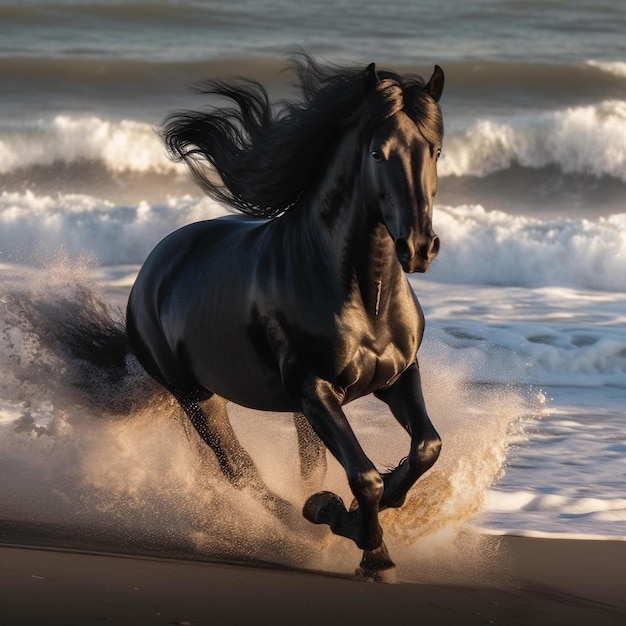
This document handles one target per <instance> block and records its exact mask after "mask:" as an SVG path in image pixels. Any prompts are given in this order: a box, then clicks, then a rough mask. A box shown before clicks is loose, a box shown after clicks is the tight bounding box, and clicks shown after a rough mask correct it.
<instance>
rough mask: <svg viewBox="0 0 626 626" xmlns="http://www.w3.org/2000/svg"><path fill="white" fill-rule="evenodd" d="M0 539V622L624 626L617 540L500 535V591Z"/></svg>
mask: <svg viewBox="0 0 626 626" xmlns="http://www.w3.org/2000/svg"><path fill="white" fill-rule="evenodd" d="M22 530H23V529H22ZM10 535H11V532H10V531H9V530H7V528H4V529H3V532H2V544H0V623H1V624H3V625H4V624H16V625H17V624H33V625H35V624H36V625H38V626H45V625H48V624H49V625H55V626H61V625H70V624H77V625H78V624H93V623H96V622H105V623H111V624H128V625H133V626H141V625H143V624H146V625H147V624H155V625H157V624H179V625H184V624H191V625H194V626H195V625H198V624H220V623H228V624H232V625H237V624H242V625H243V624H258V623H261V624H265V623H267V624H269V623H272V624H299V625H308V624H311V625H313V624H356V623H362V624H379V623H384V624H400V623H403V624H404V623H411V622H414V623H420V624H437V625H447V624H463V625H470V624H506V625H509V624H533V625H534V624H552V623H554V624H556V623H561V624H570V625H571V624H593V625H594V626H595V625H598V626H599V625H602V624H623V623H625V622H626V586H625V585H624V580H626V565H625V564H626V542H618V541H585V540H570V539H534V538H524V537H503V538H502V539H501V541H500V545H499V549H498V551H497V553H496V562H495V563H494V564H493V567H494V569H497V570H498V571H499V578H500V581H501V582H500V583H491V584H490V586H471V585H467V586H466V585H463V586H459V585H458V584H457V585H447V584H445V582H442V583H437V584H408V583H399V584H395V585H386V584H373V583H365V582H359V581H354V580H351V579H350V578H349V577H348V576H341V575H336V574H325V573H320V572H304V571H295V570H289V569H278V568H272V567H258V566H254V564H249V565H241V564H228V563H216V562H210V561H206V560H198V559H199V557H196V556H193V555H191V556H190V557H189V558H183V557H181V556H178V557H176V558H174V557H172V556H159V554H158V552H157V551H156V550H154V549H153V550H152V551H150V550H146V551H143V552H142V553H141V554H133V553H129V552H127V550H128V548H126V549H119V550H118V551H114V550H115V549H112V550H113V551H105V550H103V549H101V548H99V549H89V548H87V547H83V548H75V547H64V546H62V545H61V546H59V545H57V546H54V547H50V546H46V545H45V543H46V542H45V540H44V538H43V537H42V536H37V535H36V533H33V534H30V535H27V534H24V533H23V532H22V533H21V534H20V533H13V536H12V537H11V536H10ZM48 543H52V542H48ZM67 544H68V546H69V545H71V541H69V542H67ZM136 552H140V551H139V550H136Z"/></svg>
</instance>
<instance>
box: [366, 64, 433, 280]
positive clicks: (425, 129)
mask: <svg viewBox="0 0 626 626" xmlns="http://www.w3.org/2000/svg"><path fill="white" fill-rule="evenodd" d="M443 84H444V75H443V71H442V70H441V68H440V67H439V66H435V71H434V73H433V75H432V77H431V78H430V80H429V81H428V83H427V84H426V85H425V86H420V85H412V86H411V87H408V88H405V89H403V88H402V87H401V86H400V85H399V83H398V82H396V81H395V80H392V79H389V78H384V77H383V78H380V77H379V76H378V74H377V72H376V69H375V67H374V64H371V65H370V66H369V67H368V68H367V69H366V71H365V89H366V92H367V93H368V98H369V99H370V101H371V102H372V106H378V107H379V109H380V110H382V111H383V115H382V118H383V119H382V122H381V123H379V124H377V125H376V126H375V127H374V129H373V132H372V133H371V135H370V137H369V143H367V142H366V145H365V149H364V151H363V160H362V180H363V187H364V196H365V202H366V205H368V207H371V208H372V209H373V210H375V211H377V212H378V216H379V219H381V220H382V222H383V223H384V224H385V226H386V227H387V230H388V231H389V234H390V236H391V238H392V239H393V241H394V243H395V250H396V254H397V257H398V260H399V262H400V264H401V265H402V268H403V269H404V271H405V272H425V271H426V270H427V269H428V266H429V265H430V263H431V261H432V260H433V259H434V258H435V256H437V253H438V252H439V237H437V235H436V234H435V232H434V230H433V225H432V212H433V198H434V196H435V193H436V191H437V159H438V158H439V155H440V153H441V141H442V138H443V125H442V122H441V111H440V109H439V105H438V104H437V103H438V101H439V98H440V97H441V93H442V91H443Z"/></svg>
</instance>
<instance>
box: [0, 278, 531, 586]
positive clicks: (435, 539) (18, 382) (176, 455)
mask: <svg viewBox="0 0 626 626" xmlns="http://www.w3.org/2000/svg"><path fill="white" fill-rule="evenodd" d="M92 283H93V280H92V278H90V274H89V272H88V271H87V270H85V271H81V270H78V271H77V270H76V268H75V267H74V268H72V269H71V270H70V269H68V268H67V266H61V267H57V268H55V269H54V270H53V271H50V270H46V272H45V274H44V273H43V272H30V273H29V274H28V275H26V274H20V275H19V276H16V275H9V274H8V273H7V272H4V273H3V280H2V283H0V311H1V314H0V355H1V356H0V360H1V362H0V365H1V366H2V370H3V372H4V375H3V378H2V382H1V383H0V517H1V518H4V519H12V520H27V521H33V522H43V523H53V524H61V525H69V526H72V527H76V528H81V529H83V531H84V532H86V533H87V534H88V533H90V532H92V533H94V534H98V535H100V536H102V535H103V534H104V535H105V536H107V537H110V540H111V543H112V544H120V543H122V544H123V543H128V542H143V543H147V544H150V545H152V546H155V547H156V546H159V545H162V546H169V547H172V546H173V547H175V548H176V549H181V550H186V551H190V552H194V553H201V554H203V555H206V556H208V557H217V558H226V559H233V560H245V561H250V560H253V561H260V562H274V563H278V564H282V565H288V566H294V567H306V568H314V569H320V570H327V571H338V572H350V571H351V570H352V569H353V568H354V567H355V565H356V564H357V563H358V560H359V558H360V553H359V551H358V550H357V549H356V547H354V546H353V545H352V544H351V542H348V541H347V540H345V539H342V538H337V537H334V536H332V535H331V533H330V532H329V531H328V529H327V528H325V527H323V528H322V527H316V526H313V525H311V524H309V523H308V522H306V521H305V520H304V519H301V518H300V516H299V510H300V508H301V506H302V503H303V502H304V500H305V498H306V496H307V495H309V494H308V493H307V491H306V489H305V487H304V485H303V483H302V481H301V480H300V479H299V477H298V459H297V452H296V436H295V430H294V427H293V424H292V421H291V417H290V416H289V415H285V414H267V413H262V412H258V411H250V410H247V409H245V410H244V409H241V408H239V407H232V411H231V413H232V418H233V424H234V427H235V430H236V431H237V433H238V435H239V436H240V438H241V440H242V442H243V443H244V445H245V446H246V447H247V448H248V449H249V451H250V453H251V454H252V456H253V458H254V459H255V461H256V462H257V465H258V467H259V470H260V472H261V474H262V476H263V477H264V479H265V480H266V481H267V483H268V484H269V485H270V487H272V488H273V489H274V490H275V491H276V492H278V493H279V494H280V495H282V496H283V497H285V498H286V499H288V500H289V501H291V502H292V503H293V504H294V510H295V511H296V513H297V515H294V517H293V518H292V519H290V520H289V521H283V522H281V521H278V520H277V519H276V518H274V517H273V516H272V515H271V514H269V513H268V512H267V511H266V510H265V509H264V508H263V507H262V506H261V505H260V504H259V503H258V501H257V500H256V499H255V498H254V496H253V494H250V493H247V492H246V491H245V490H243V491H238V490H236V489H234V488H233V487H232V486H231V485H230V484H228V483H227V481H226V480H225V479H224V478H223V477H222V476H221V475H220V473H219V470H218V466H217V463H216V461H215V459H214V458H213V457H212V455H211V454H210V453H207V452H208V451H207V450H205V449H204V447H203V446H202V445H201V443H200V442H199V440H198V438H197V437H196V435H195V433H193V432H191V429H190V427H189V426H188V424H187V422H186V420H185V418H184V416H183V414H182V412H181V411H180V409H179V408H178V407H177V405H176V403H175V402H174V401H173V400H172V399H171V398H170V397H169V396H168V395H167V394H164V393H163V392H162V391H161V390H160V389H159V388H158V387H157V386H156V385H155V384H153V383H152V382H151V380H150V379H149V378H148V377H147V375H146V374H145V373H143V371H142V370H141V368H140V367H139V366H138V364H137V363H136V361H135V360H134V358H133V357H132V356H131V357H127V358H126V360H125V362H124V364H123V366H124V375H123V376H122V377H120V376H119V375H117V376H113V375H107V373H106V372H102V371H96V370H94V368H93V366H92V365H90V364H89V363H87V362H85V361H81V360H80V359H70V358H68V356H67V353H64V352H63V350H62V349H59V346H58V345H56V346H55V345H54V341H52V342H51V340H50V337H51V334H50V333H51V332H52V331H51V329H52V327H53V326H54V325H59V324H61V325H62V323H63V320H64V318H66V317H67V316H71V317H72V319H76V318H84V319H96V320H98V319H105V318H107V316H111V315H113V316H115V315H116V314H117V313H116V306H115V298H114V297H112V296H111V295H110V294H105V293H104V292H101V291H99V290H98V289H97V288H94V287H93V284H92ZM53 334H54V333H53ZM436 354H437V346H436V345H434V344H428V342H427V343H426V345H425V347H424V350H423V353H422V355H421V363H422V366H421V367H422V372H423V376H424V379H425V380H424V384H425V394H426V399H427V403H428V406H429V410H430V413H431V418H432V420H433V422H434V423H435V425H436V427H437V429H438V430H439V432H440V434H441V436H442V438H443V441H444V447H443V452H442V455H441V457H440V460H439V461H438V463H437V464H436V466H435V467H434V468H433V470H431V472H429V473H428V474H427V475H426V476H424V477H423V479H422V480H421V481H420V482H419V484H418V485H417V486H416V487H415V488H414V489H413V490H412V491H411V493H410V495H409V497H408V499H407V502H406V504H405V506H404V507H403V508H402V509H399V510H390V511H385V512H384V513H383V514H382V517H381V519H382V524H383V527H384V528H385V532H386V538H387V543H388V545H389V548H390V551H391V553H392V556H393V557H394V558H395V560H396V561H397V562H398V565H399V572H400V576H401V578H403V579H407V580H432V579H441V578H445V579H446V580H449V579H450V577H451V576H452V577H456V579H458V578H459V577H462V578H463V577H465V578H466V577H467V576H472V575H473V573H475V571H476V570H477V569H478V570H481V571H482V570H484V567H483V566H484V560H485V559H488V558H489V552H488V550H486V546H485V544H484V542H482V541H479V540H478V539H476V534H475V533H474V534H473V533H472V532H471V530H470V526H468V522H470V521H471V520H472V519H473V518H475V516H476V515H477V514H478V513H479V512H480V510H481V506H482V504H483V502H484V498H485V494H486V492H487V489H488V488H489V487H490V486H491V485H492V484H493V483H494V482H495V481H496V480H497V479H498V477H499V476H500V475H501V474H502V473H503V471H504V469H505V466H506V458H507V451H508V448H509V445H510V443H511V441H512V440H514V439H519V436H520V433H521V424H522V419H523V418H524V417H525V416H527V415H528V414H529V413H531V412H532V406H531V404H532V403H530V402H529V401H528V399H527V398H525V394H524V393H522V392H521V391H520V390H519V389H514V388H506V387H502V386H500V387H483V388H475V387H474V388H472V387H470V386H468V385H466V384H465V383H464V371H467V368H468V367H471V364H454V363H442V362H439V361H438V359H437V357H436ZM346 410H347V413H348V416H349V419H350V421H351V423H352V424H353V427H354V429H355V431H356V433H357V435H358V436H359V438H360V440H361V441H362V443H363V447H364V448H365V450H366V451H367V452H368V454H370V455H371V458H372V459H373V461H374V462H375V463H376V464H377V466H378V467H379V468H380V469H381V470H384V468H385V467H387V466H390V465H395V464H397V463H398V461H399V460H400V459H401V458H402V457H404V456H405V455H406V453H407V452H408V446H409V441H408V437H407V435H406V433H404V431H403V430H402V429H401V428H400V427H399V426H398V425H397V424H396V422H395V421H394V420H393V418H392V417H391V415H390V414H389V413H388V410H387V408H386V407H385V406H384V405H382V404H381V403H379V402H377V401H375V400H373V399H362V400H360V401H358V402H355V403H353V404H352V405H350V406H348V407H347V409H346ZM323 487H324V488H325V489H331V490H333V491H335V492H336V493H338V494H339V495H341V496H342V497H343V498H344V499H345V500H346V501H347V502H349V501H350V499H351V496H350V493H349V491H348V489H347V484H346V480H345V476H344V474H343V470H342V469H341V468H340V467H339V465H338V464H337V463H336V462H335V461H334V460H332V459H330V462H329V470H328V474H327V477H326V480H325V483H324V485H323Z"/></svg>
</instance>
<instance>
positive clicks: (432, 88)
mask: <svg viewBox="0 0 626 626" xmlns="http://www.w3.org/2000/svg"><path fill="white" fill-rule="evenodd" d="M443 83H444V75H443V70H442V69H441V68H440V67H439V66H438V65H435V71H434V72H433V75H432V76H431V77H430V80H429V81H428V83H427V84H426V87H424V91H425V92H426V93H427V94H428V95H429V96H430V97H431V98H432V99H433V100H434V101H435V102H439V98H441V94H442V92H443Z"/></svg>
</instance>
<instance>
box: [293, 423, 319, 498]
mask: <svg viewBox="0 0 626 626" xmlns="http://www.w3.org/2000/svg"><path fill="white" fill-rule="evenodd" d="M293 422H294V424H295V426H296V435H297V436H298V454H299V457H300V474H301V475H302V478H303V479H304V482H305V483H306V485H307V487H311V488H319V487H321V485H322V483H323V482H324V478H325V476H326V469H327V465H328V464H327V460H326V446H325V445H324V443H323V442H322V440H321V439H320V438H319V437H318V436H317V433H316V432H315V431H314V430H313V428H311V424H309V420H307V418H306V416H305V415H304V414H303V413H299V412H298V413H294V414H293Z"/></svg>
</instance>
